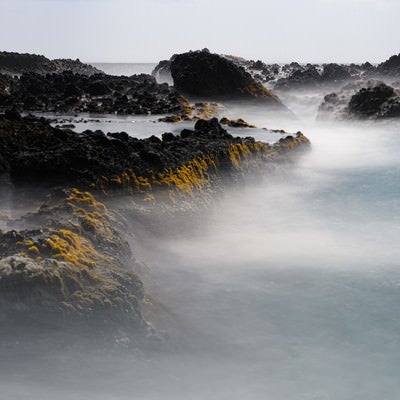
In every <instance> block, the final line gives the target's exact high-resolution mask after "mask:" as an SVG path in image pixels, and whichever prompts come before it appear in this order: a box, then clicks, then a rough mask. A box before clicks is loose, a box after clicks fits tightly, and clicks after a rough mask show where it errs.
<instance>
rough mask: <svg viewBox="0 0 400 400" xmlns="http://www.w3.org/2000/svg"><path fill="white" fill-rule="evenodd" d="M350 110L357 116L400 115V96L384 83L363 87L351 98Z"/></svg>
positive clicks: (381, 116)
mask: <svg viewBox="0 0 400 400" xmlns="http://www.w3.org/2000/svg"><path fill="white" fill-rule="evenodd" d="M348 112H349V114H350V115H351V116H354V117H357V118H392V117H400V97H399V95H398V94H396V93H395V91H394V89H393V88H392V87H390V86H387V85H385V84H384V83H380V84H379V85H376V86H374V87H369V88H362V89H361V90H360V91H358V92H357V93H356V94H355V95H353V96H352V98H351V99H350V102H349V105H348Z"/></svg>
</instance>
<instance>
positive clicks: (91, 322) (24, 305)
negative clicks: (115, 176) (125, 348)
mask: <svg viewBox="0 0 400 400" xmlns="http://www.w3.org/2000/svg"><path fill="white" fill-rule="evenodd" d="M8 223H9V224H17V225H19V226H24V227H25V229H24V230H19V231H17V230H15V229H13V230H9V231H1V232H0V320H1V321H2V324H6V325H7V327H9V326H11V327H14V328H13V331H14V333H15V329H21V327H22V328H23V327H24V326H26V319H27V318H28V319H29V320H30V321H34V323H36V324H37V325H38V326H39V329H40V327H41V326H43V324H44V326H47V324H48V321H51V322H52V323H53V324H54V325H55V326H58V329H61V330H64V329H67V330H69V331H71V330H73V329H75V328H76V329H78V331H81V332H82V329H85V328H89V327H91V328H92V329H94V330H95V331H96V335H98V336H97V339H98V338H101V337H102V336H106V337H108V338H110V335H111V339H112V338H113V337H115V335H116V334H117V333H118V334H120V335H121V334H123V335H124V336H128V337H130V338H135V337H144V336H146V335H147V334H148V333H150V331H151V328H150V327H149V326H148V324H147V323H146V322H145V320H144V318H143V317H142V312H141V303H142V300H143V296H144V291H143V284H142V282H141V280H140V279H139V278H138V276H137V274H136V273H135V270H134V263H135V259H134V257H133V256H132V254H131V250H130V248H129V246H128V244H127V242H125V241H124V239H123V238H122V236H121V234H120V233H118V231H117V230H116V229H115V225H116V218H115V216H113V215H112V213H111V211H110V210H109V209H108V208H107V207H106V206H105V205H104V204H103V203H101V202H99V201H97V200H96V199H95V198H94V197H93V196H92V195H91V194H90V193H89V192H83V191H80V190H78V189H69V190H62V191H58V192H55V193H53V194H52V196H51V198H50V200H48V201H47V202H46V203H45V204H43V205H42V206H41V207H40V208H39V209H38V210H37V211H35V212H32V213H28V214H27V215H25V216H24V217H22V218H21V219H19V220H18V221H11V220H10V221H9V222H8ZM24 321H25V323H24ZM30 329H32V327H31V328H30ZM4 332H5V330H4ZM33 333H34V332H32V331H31V330H29V340H33V339H34V338H33V337H32V334H33ZM3 334H4V333H3ZM3 339H4V338H3ZM94 340H96V338H95V339H94Z"/></svg>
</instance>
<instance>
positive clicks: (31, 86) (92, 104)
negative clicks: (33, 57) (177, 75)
mask: <svg viewBox="0 0 400 400" xmlns="http://www.w3.org/2000/svg"><path fill="white" fill-rule="evenodd" d="M3 80H4V81H5V83H2V81H3ZM2 88H3V90H2ZM0 107H3V108H10V107H16V108H18V109H19V110H23V111H46V112H90V113H117V114H149V113H154V114H163V113H185V112H186V107H187V102H186V100H185V99H184V98H183V97H182V96H180V95H179V94H178V93H177V92H176V91H175V90H174V89H173V88H171V87H169V86H168V85H167V84H161V85H160V84H157V83H156V81H155V79H154V78H153V77H151V76H150V75H144V74H142V75H134V76H131V77H123V76H110V75H105V74H94V75H91V76H86V75H81V74H73V73H72V72H70V71H65V72H63V73H58V74H47V75H41V74H37V73H26V74H23V75H22V76H21V77H20V78H14V79H12V80H10V79H9V78H7V77H5V76H3V77H1V76H0Z"/></svg>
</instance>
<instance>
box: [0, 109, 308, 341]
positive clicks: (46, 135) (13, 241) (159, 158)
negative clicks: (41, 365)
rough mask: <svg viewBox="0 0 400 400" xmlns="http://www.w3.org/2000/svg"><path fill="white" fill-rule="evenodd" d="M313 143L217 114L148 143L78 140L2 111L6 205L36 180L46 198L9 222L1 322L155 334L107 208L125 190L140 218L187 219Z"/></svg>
mask: <svg viewBox="0 0 400 400" xmlns="http://www.w3.org/2000/svg"><path fill="white" fill-rule="evenodd" d="M309 146H310V144H309V141H308V139H307V138H306V137H305V136H303V135H302V134H301V133H298V134H296V135H295V136H291V135H287V136H286V137H283V138H282V139H281V140H280V141H279V142H277V143H276V144H274V145H268V144H266V143H262V142H257V141H255V140H254V139H252V138H238V137H233V136H232V135H230V134H229V133H228V132H227V131H226V130H225V129H223V128H222V126H221V125H220V124H219V123H218V120H216V119H212V120H198V121H197V122H196V124H195V125H194V129H193V130H189V129H184V130H182V131H181V133H180V134H179V135H173V134H172V133H165V134H164V135H163V136H162V139H158V138H156V137H150V138H148V139H142V140H139V139H136V138H133V137H130V136H128V135H127V134H126V133H115V134H107V135H106V134H104V133H103V132H101V131H96V132H92V131H85V132H83V133H81V134H77V133H76V132H73V131H71V130H68V129H58V128H54V127H52V126H50V125H49V122H48V121H47V120H45V119H43V118H41V119H40V118H36V117H32V116H27V117H21V116H20V115H19V114H18V113H16V112H8V113H6V114H5V115H2V116H0V160H1V163H0V165H1V171H0V174H1V176H2V179H1V181H2V182H3V184H2V185H3V186H2V188H1V193H2V197H4V198H5V199H3V204H5V203H6V201H7V200H6V196H7V193H10V192H12V191H13V190H16V189H18V188H23V187H24V186H25V185H27V184H30V185H32V184H33V185H38V188H39V187H40V186H41V187H42V189H41V190H45V191H46V193H48V199H47V200H46V201H44V202H43V204H41V205H40V206H39V207H38V208H37V209H36V210H32V211H30V212H28V213H25V214H23V215H22V216H20V217H19V218H17V219H14V218H12V217H7V216H6V217H5V218H3V220H2V226H3V230H2V232H1V237H0V288H1V290H0V293H1V295H0V310H1V313H0V319H1V321H2V322H3V323H7V324H9V325H10V324H11V325H12V324H18V323H21V321H23V320H24V319H25V318H26V317H27V316H28V315H29V316H30V317H29V318H33V319H35V320H36V321H43V320H44V319H46V318H51V320H52V321H59V324H60V326H65V324H68V325H69V326H70V328H71V326H72V325H74V324H77V326H79V327H80V328H79V329H81V327H82V326H86V327H89V326H94V327H96V329H97V330H98V331H99V332H103V333H102V335H106V333H105V332H107V335H106V336H107V337H109V335H111V337H115V335H117V333H116V332H119V333H118V334H122V333H121V332H123V334H122V336H124V337H125V338H128V339H129V341H131V340H132V342H134V341H135V338H136V337H146V336H148V335H150V336H154V331H153V329H152V328H151V326H150V325H149V324H148V323H147V321H145V319H144V318H143V315H142V311H141V307H142V302H143V299H144V298H145V295H146V294H145V288H143V284H142V281H141V279H140V276H139V275H138V273H137V270H136V269H135V263H136V262H137V260H136V257H135V253H134V249H133V250H132V249H131V248H130V246H129V245H128V243H127V241H126V237H125V234H124V231H125V229H124V218H121V216H120V215H119V214H118V212H116V210H113V209H112V207H111V208H110V207H109V206H108V205H107V204H112V200H113V199H114V198H117V197H118V196H120V195H124V196H128V197H129V198H130V199H131V200H132V202H133V203H135V204H137V208H136V209H135V210H131V212H132V213H133V214H135V215H136V216H138V217H141V215H142V213H143V210H145V209H157V210H162V209H164V210H175V211H174V212H175V213H178V214H179V210H180V209H181V205H184V204H194V203H195V202H196V201H197V199H199V198H202V197H204V198H206V197H207V198H210V196H212V193H213V192H218V191H219V190H221V189H223V187H224V185H227V184H228V183H229V182H232V181H235V180H237V179H243V178H244V177H245V176H247V175H251V174H254V173H257V171H258V173H265V171H266V169H267V168H268V165H276V164H277V163H285V162H291V161H292V160H294V159H295V155H296V154H299V153H300V154H301V152H302V151H304V150H307V149H308V148H309ZM263 171H264V172H263ZM43 185H46V187H45V188H44V187H43ZM143 207H144V208H143ZM133 233H134V232H133ZM110 331H111V332H110ZM128 339H126V340H128Z"/></svg>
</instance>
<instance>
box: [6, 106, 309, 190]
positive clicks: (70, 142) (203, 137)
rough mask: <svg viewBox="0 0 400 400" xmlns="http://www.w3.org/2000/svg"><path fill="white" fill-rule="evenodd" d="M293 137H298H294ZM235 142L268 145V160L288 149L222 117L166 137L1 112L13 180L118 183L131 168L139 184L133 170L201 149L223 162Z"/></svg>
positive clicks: (168, 163) (165, 167) (152, 169)
mask: <svg viewBox="0 0 400 400" xmlns="http://www.w3.org/2000/svg"><path fill="white" fill-rule="evenodd" d="M299 137H300V138H303V136H299ZM293 141H294V142H296V140H295V138H293ZM300 142H301V143H300ZM300 142H299V144H302V143H303V141H300ZM304 144H308V141H307V140H305V141H304ZM236 145H237V146H239V147H240V146H250V147H251V148H252V147H253V146H255V148H259V149H264V150H265V151H266V154H265V160H266V161H268V160H269V159H270V158H271V157H270V156H272V155H279V156H284V155H285V154H286V153H285V151H284V148H280V147H279V143H278V144H277V145H274V146H269V145H267V144H263V143H258V142H255V141H254V139H252V138H246V139H244V138H235V137H233V136H231V135H230V134H229V133H228V132H227V131H226V130H225V129H223V128H222V127H221V125H220V124H219V123H218V120H217V119H212V120H210V121H206V120H199V121H197V122H196V124H195V126H194V130H188V129H184V130H183V131H182V132H181V134H180V135H178V136H175V135H173V134H171V133H165V134H164V135H163V137H162V139H159V138H157V137H155V136H152V137H150V138H147V139H137V138H134V137H130V136H128V134H126V133H123V132H121V133H109V134H107V135H105V134H104V133H103V132H101V131H95V132H93V131H85V132H83V133H81V134H77V133H75V132H73V131H71V130H68V129H58V128H53V127H51V126H50V125H49V123H48V121H47V120H45V119H43V118H41V119H38V118H35V117H29V116H28V117H25V118H21V117H20V116H19V115H18V113H15V112H9V113H7V114H5V115H4V116H0V157H1V159H2V160H3V172H7V173H9V174H10V176H11V179H12V180H13V181H14V182H19V181H21V180H23V179H26V180H30V179H39V180H41V179H42V177H44V176H45V177H46V180H47V181H48V182H54V183H57V184H64V185H65V184H77V183H80V184H84V185H90V184H94V183H104V184H107V186H116V187H118V185H119V183H121V182H120V181H121V179H120V177H121V176H124V174H128V175H129V174H130V175H129V176H130V178H132V180H130V181H131V183H132V182H133V183H135V184H137V182H138V181H137V180H135V178H133V176H136V177H139V176H140V177H145V178H146V179H148V178H151V179H153V178H154V177H155V175H157V174H164V173H165V172H166V171H169V170H171V169H172V170H174V169H176V168H179V167H181V166H183V165H186V164H187V163H189V162H191V161H192V160H193V159H196V158H197V157H201V156H202V155H206V156H212V157H216V158H218V159H219V160H221V162H224V161H225V160H226V159H229V157H230V155H229V154H230V153H229V151H230V148H231V146H236ZM294 147H296V146H294ZM301 147H302V146H299V148H301ZM269 151H271V153H269ZM250 153H251V152H250ZM259 154H262V152H261V153H259ZM103 178H106V179H103ZM154 181H156V179H155V178H154ZM139 186H140V185H139ZM158 186H160V185H158ZM161 186H162V185H161Z"/></svg>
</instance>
